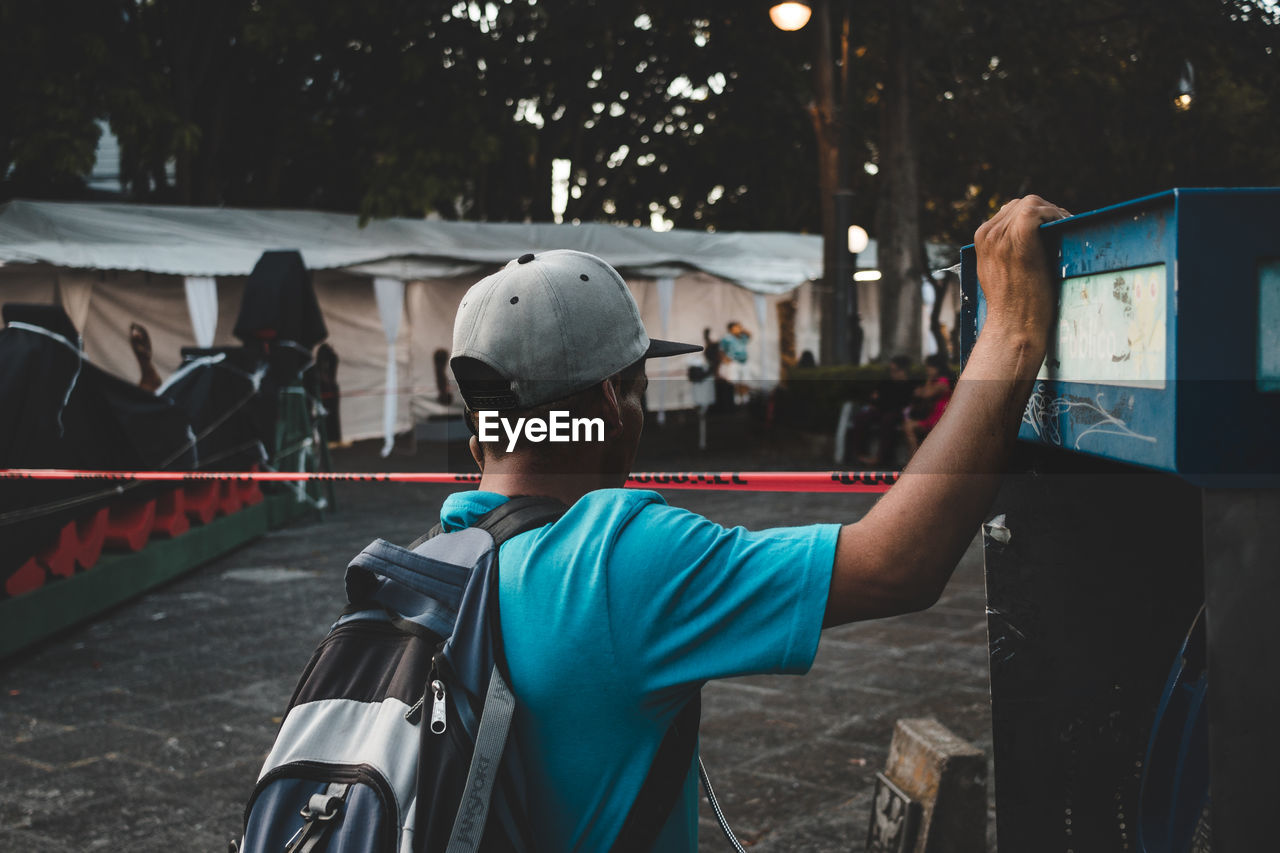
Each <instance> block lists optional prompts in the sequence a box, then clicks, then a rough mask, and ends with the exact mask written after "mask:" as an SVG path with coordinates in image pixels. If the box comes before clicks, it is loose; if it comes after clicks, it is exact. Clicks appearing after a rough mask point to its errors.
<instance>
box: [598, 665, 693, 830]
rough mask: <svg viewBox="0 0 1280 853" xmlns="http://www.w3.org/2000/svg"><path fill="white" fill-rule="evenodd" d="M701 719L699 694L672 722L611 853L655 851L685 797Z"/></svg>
mask: <svg viewBox="0 0 1280 853" xmlns="http://www.w3.org/2000/svg"><path fill="white" fill-rule="evenodd" d="M701 719H702V693H701V691H699V692H698V693H695V694H694V695H693V698H692V699H690V700H689V703H688V704H687V705H685V706H684V708H682V709H681V710H680V713H678V714H676V718H675V719H674V720H672V721H671V727H670V728H668V729H667V733H666V735H665V736H663V738H662V743H661V744H659V745H658V754H657V755H655V756H654V757H653V764H652V765H650V767H649V775H648V776H646V777H645V779H644V784H643V785H642V786H641V787H640V793H639V794H637V795H636V799H635V802H634V803H632V804H631V811H630V812H628V813H627V819H626V822H625V823H623V824H622V830H621V831H620V832H619V833H618V838H617V840H616V841H615V842H614V844H613V848H612V851H611V853H648V851H650V850H651V849H653V844H654V842H655V841H657V840H658V833H660V832H661V831H662V828H663V827H664V826H665V825H666V823H667V818H668V817H670V816H671V811H672V809H674V808H675V807H676V803H678V802H679V801H680V797H681V795H682V794H683V793H684V780H685V777H687V776H688V775H689V771H690V769H691V768H692V767H693V756H694V753H695V752H696V751H697V749H698V723H699V722H700V721H701Z"/></svg>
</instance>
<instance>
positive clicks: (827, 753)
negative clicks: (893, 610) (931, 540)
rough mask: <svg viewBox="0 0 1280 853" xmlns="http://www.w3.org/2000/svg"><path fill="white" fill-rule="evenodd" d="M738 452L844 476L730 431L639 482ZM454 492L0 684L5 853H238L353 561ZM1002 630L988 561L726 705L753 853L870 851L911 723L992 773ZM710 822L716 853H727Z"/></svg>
mask: <svg viewBox="0 0 1280 853" xmlns="http://www.w3.org/2000/svg"><path fill="white" fill-rule="evenodd" d="M749 432H750V431H748V433H749ZM730 433H733V434H735V435H737V436H738V437H739V440H743V441H747V440H759V443H758V445H757V446H762V447H766V448H768V447H777V446H783V447H785V448H786V451H787V452H785V453H783V454H781V455H778V454H773V455H770V454H769V453H768V452H766V453H765V454H764V455H762V456H760V457H759V458H756V459H754V460H753V462H754V464H757V465H759V466H760V467H783V466H786V465H789V464H795V463H796V460H797V458H798V457H799V458H800V460H799V461H800V462H804V461H808V462H809V463H811V464H810V465H809V467H822V466H823V465H824V464H827V463H825V462H824V461H823V459H822V456H821V454H822V452H823V447H822V445H821V443H820V442H818V443H817V444H816V445H813V446H810V445H804V446H803V447H802V446H801V445H802V444H803V442H802V441H801V440H799V439H796V438H795V437H794V436H790V437H788V436H773V437H771V438H770V437H761V436H759V435H751V434H748V433H743V432H742V431H741V430H734V429H731V428H729V427H726V428H725V430H724V440H723V442H722V443H721V445H720V448H719V450H717V451H712V452H711V453H708V454H703V455H699V454H696V453H693V452H688V451H685V450H682V449H681V448H683V447H686V446H687V444H686V443H685V438H687V435H686V433H679V432H678V431H677V430H676V429H675V428H671V429H669V432H668V435H667V436H666V437H665V444H664V437H663V436H661V435H659V436H657V439H658V440H656V441H653V442H651V445H650V447H651V449H650V450H647V451H645V455H644V456H642V458H641V463H640V464H638V466H637V467H638V468H641V469H643V468H646V467H648V468H651V469H652V468H657V467H659V464H658V463H659V462H666V463H667V464H666V465H665V466H663V467H665V468H666V470H688V469H690V468H698V469H702V470H712V469H716V468H722V467H726V466H725V463H728V462H733V461H737V462H738V463H739V464H738V465H737V466H731V467H746V465H745V464H742V463H743V457H742V456H741V455H740V454H738V453H737V452H736V450H735V447H734V442H733V441H732V440H730V438H729V434H730ZM715 436H716V431H715V430H714V429H713V438H714V437H715ZM766 439H767V440H766ZM771 442H772V443H771ZM797 442H799V443H797ZM433 453H435V454H436V455H433ZM659 457H662V458H661V459H659ZM455 458H456V454H455ZM442 459H443V457H441V456H439V451H438V450H435V451H433V450H432V449H431V448H430V447H428V446H425V445H419V447H418V452H417V454H416V455H414V456H407V455H400V454H397V455H394V456H393V457H392V458H391V459H390V460H386V461H385V462H380V461H378V460H377V458H376V456H373V455H372V454H371V453H369V452H368V448H357V449H356V450H354V451H352V452H349V453H345V454H343V455H341V456H340V457H339V460H338V464H339V467H345V468H347V469H348V470H357V469H367V468H368V467H371V466H373V465H378V466H379V467H381V468H384V469H386V468H396V467H401V468H406V467H417V468H422V467H434V466H438V465H440V464H441V462H442ZM447 491H448V490H447V489H445V488H438V487H414V486H400V485H356V484H350V485H345V486H343V487H341V488H340V489H339V492H338V499H339V507H340V512H338V513H336V514H332V515H330V516H329V517H328V518H327V519H326V520H325V521H324V522H323V523H315V522H309V523H302V524H298V525H295V526H293V527H290V528H287V529H284V530H280V531H276V532H274V533H271V534H270V535H268V536H266V537H265V538H263V539H260V540H258V541H256V542H254V543H252V544H250V545H248V546H246V547H244V548H242V549H240V550H239V551H237V552H235V553H233V554H231V555H229V556H227V557H224V558H223V559H221V560H218V561H216V562H214V563H212V564H209V565H206V566H204V567H202V568H200V569H198V570H196V571H194V572H192V573H191V574H189V575H187V576H186V577H184V578H182V579H180V580H179V581H177V582H175V583H173V584H171V585H169V586H167V587H165V588H163V589H161V590H158V591H155V592H153V593H152V594H150V595H147V596H146V597H144V598H142V599H140V600H138V601H135V602H133V603H131V604H128V605H126V606H124V607H121V608H118V609H117V610H115V611H113V612H112V613H110V614H108V615H106V616H104V617H102V618H100V619H99V620H97V621H95V622H93V623H92V624H89V625H87V626H82V627H81V628H79V629H76V630H74V631H72V632H70V633H68V634H65V635H63V636H61V637H59V638H56V639H55V640H53V641H50V642H48V643H46V644H44V645H43V646H42V647H40V648H38V649H34V650H30V651H28V652H25V653H22V654H20V655H18V656H16V657H15V658H13V659H11V660H9V661H6V662H3V663H0V851H10V850H12V851H30V853H39V851H73V850H74V851H83V850H94V849H104V850H105V849H130V850H140V851H141V850H146V851H171V850H211V851H217V850H225V849H226V847H225V845H226V841H227V840H228V839H230V838H231V837H233V836H234V835H235V834H236V833H237V832H238V828H239V824H240V815H241V809H242V806H243V802H244V800H245V798H246V796H247V794H248V793H249V790H250V788H251V786H252V784H253V780H254V778H255V776H256V774H257V771H258V768H259V766H260V763H261V761H262V758H263V756H264V755H265V753H266V750H267V748H268V746H269V744H270V743H271V740H272V738H273V736H274V732H275V728H276V725H277V724H278V722H279V715H280V713H281V711H282V709H283V707H284V703H285V702H286V700H287V699H288V696H289V693H290V691H291V689H292V687H293V683H294V680H295V678H296V677H297V674H298V672H299V671H300V669H301V667H302V665H303V664H304V663H305V661H306V659H307V657H308V655H309V653H310V651H311V649H312V648H313V647H314V645H315V644H316V642H318V641H319V639H320V638H321V637H322V636H323V634H324V632H325V629H326V627H327V626H328V624H329V622H330V620H331V619H332V617H333V616H334V615H335V613H336V612H337V610H338V601H339V597H340V596H341V588H342V587H341V578H342V573H343V570H344V568H345V566H346V561H347V559H348V558H349V557H350V556H351V555H353V554H354V553H356V552H357V551H358V550H359V549H360V548H361V547H362V546H363V545H364V544H366V543H367V542H368V541H369V539H370V538H372V537H373V536H375V535H376V536H382V537H384V538H386V539H390V540H392V541H399V542H407V541H409V540H412V539H413V538H415V537H416V536H417V535H418V534H419V533H421V532H422V531H423V530H424V529H425V528H426V527H427V526H429V524H430V523H431V521H432V520H433V518H434V517H435V514H436V512H437V511H438V508H439V505H440V502H441V500H442V499H443V497H444V495H445V494H446V493H447ZM667 498H668V500H669V501H670V502H671V503H673V504H679V505H683V506H687V507H689V508H690V509H693V510H695V511H698V512H701V513H703V514H705V515H707V516H709V517H711V518H713V519H715V520H717V521H720V522H722V523H731V524H732V523H738V524H744V525H745V526H747V527H751V528H760V527H766V526H773V525H778V524H797V523H807V522H812V521H847V520H851V519H853V518H856V517H858V516H860V515H861V514H862V513H864V512H865V511H866V510H867V508H868V507H869V506H870V504H871V500H870V499H869V498H866V497H862V496H854V495H849V496H830V495H812V494H809V495H767V494H765V495H761V494H743V493H710V492H703V493H692V492H669V493H667ZM985 624H986V623H985V616H984V599H983V586H982V573H981V554H980V550H979V549H978V547H977V544H976V542H975V544H974V546H973V547H971V548H970V550H969V552H968V554H967V555H966V557H965V559H964V561H963V562H962V563H961V566H960V568H959V570H958V571H957V573H956V576H955V579H954V580H953V582H952V584H951V586H950V587H949V588H948V590H947V593H946V594H945V596H944V597H943V599H942V601H941V602H939V604H938V605H937V606H935V607H934V608H933V609H931V610H930V611H927V612H925V613H922V614H916V615H913V616H909V617H901V618H898V619H893V620H886V621H881V622H874V623H864V624H860V625H853V626H846V627H843V628H839V629H835V630H832V631H829V632H827V634H826V635H825V637H824V640H823V644H822V648H821V651H820V652H819V655H818V660H817V662H816V664H815V665H814V668H813V671H812V672H811V673H810V674H809V675H808V676H805V677H802V678H794V677H756V678H746V679H739V680H735V681H728V682H720V683H716V684H713V685H711V686H709V687H708V688H707V690H706V691H705V692H704V704H703V724H702V744H703V757H704V759H705V761H706V763H707V766H708V768H709V770H710V772H711V774H712V778H713V781H714V782H715V783H716V786H717V789H718V792H719V793H720V795H721V799H722V802H723V804H724V807H725V810H726V812H727V814H728V816H729V818H730V820H731V822H732V823H733V824H734V826H735V827H736V829H737V830H738V831H739V834H740V836H741V837H742V839H743V840H744V842H747V843H750V844H751V845H752V849H756V850H761V851H835V850H850V849H855V850H857V849H861V845H862V843H863V839H864V838H865V833H866V826H867V820H868V817H869V814H870V802H869V801H870V792H871V788H872V785H873V780H874V774H875V771H876V770H877V769H880V768H882V767H883V764H884V760H885V756H886V753H887V751H888V745H889V739H890V736H891V733H892V729H893V723H894V721H895V720H896V719H898V718H900V717H911V716H928V715H932V716H936V717H937V718H938V719H939V720H940V721H942V722H943V723H944V724H945V725H947V726H948V727H950V728H951V729H952V730H954V731H955V732H956V733H957V734H959V735H961V736H962V737H965V738H967V739H969V740H971V741H973V742H974V743H976V744H977V745H979V746H980V747H982V748H983V749H984V750H986V751H987V752H988V753H989V752H990V745H991V736H990V705H989V702H988V692H987V691H988V684H987V658H986V645H985V643H986V633H985ZM703 812H704V816H703V822H702V847H703V849H706V850H719V849H727V848H725V846H724V843H723V839H721V838H720V837H719V836H718V830H717V828H716V826H715V824H714V822H713V819H712V818H711V817H710V812H709V810H707V809H706V807H705V804H704V806H703ZM992 849H994V847H993V848H992Z"/></svg>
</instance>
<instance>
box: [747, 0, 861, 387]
mask: <svg viewBox="0 0 1280 853" xmlns="http://www.w3.org/2000/svg"><path fill="white" fill-rule="evenodd" d="M830 6H831V3H830V0H811V2H798V0H789V1H788V2H783V3H778V4H776V5H774V6H772V7H771V8H770V10H769V18H770V20H772V21H773V23H774V26H776V27H778V29H781V30H785V31H788V32H793V31H795V30H799V29H801V28H803V27H804V26H805V25H806V24H807V23H808V22H809V19H810V16H811V15H813V16H814V17H815V18H816V27H817V40H818V58H817V62H816V63H815V66H814V74H815V83H816V86H815V89H816V93H815V99H814V101H813V102H812V103H810V104H809V113H810V117H811V118H812V120H813V129H814V134H815V135H816V137H817V142H818V186H819V192H820V195H821V201H822V238H823V252H822V279H823V281H822V290H821V304H822V342H821V353H822V362H823V363H824V364H847V363H854V364H856V363H858V362H859V361H860V360H861V354H862V323H861V318H860V317H859V314H858V300H857V293H856V292H855V291H854V286H855V285H854V283H853V272H854V266H855V261H856V256H855V255H853V254H851V252H850V245H851V244H850V242H849V237H848V234H849V229H850V227H851V226H853V191H852V190H850V189H849V165H848V156H847V154H846V150H847V148H848V137H849V127H848V112H849V110H848V107H847V105H846V101H847V97H848V93H849V8H848V3H847V2H843V1H842V2H840V6H841V9H840V11H841V30H840V61H839V66H838V70H839V75H837V74H836V71H837V64H836V60H835V57H834V56H833V53H832V41H833V39H832V32H831V8H830ZM853 227H856V226H853ZM858 230H859V231H861V229H858ZM863 233H864V235H865V232H863ZM864 248H865V246H864Z"/></svg>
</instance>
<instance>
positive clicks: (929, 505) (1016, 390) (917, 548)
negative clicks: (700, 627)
mask: <svg viewBox="0 0 1280 853" xmlns="http://www.w3.org/2000/svg"><path fill="white" fill-rule="evenodd" d="M1067 215H1068V214H1067V212H1066V211H1065V210H1063V209H1062V208H1060V207H1058V206H1057V205H1054V204H1051V203H1049V202H1047V201H1045V200H1044V199H1042V198H1040V197H1039V196H1027V197H1026V198H1021V199H1017V200H1016V201H1011V202H1009V203H1008V204H1006V205H1005V206H1004V207H1002V208H1001V209H1000V211H999V212H998V213H997V214H996V215H995V216H993V217H992V218H991V219H990V220H989V221H988V222H986V223H984V224H983V225H982V227H981V228H979V229H978V233H977V234H976V235H975V237H974V244H975V248H976V251H977V261H978V279H979V281H980V282H981V284H982V291H983V294H984V295H985V297H986V300H987V319H986V322H985V323H984V325H983V328H982V333H981V334H980V335H979V337H978V340H977V342H976V343H975V344H974V347H973V351H972V352H971V353H970V355H969V360H968V363H967V364H966V365H965V369H964V372H963V373H962V374H961V375H960V379H959V381H958V382H957V383H956V388H955V392H954V394H953V395H952V397H951V402H950V403H949V404H948V406H947V410H946V413H945V414H944V415H943V417H942V420H941V421H939V422H938V425H937V426H936V427H934V429H933V431H932V432H931V433H930V434H929V437H928V438H927V439H926V440H925V442H924V443H923V444H922V445H921V447H920V449H919V450H918V451H917V452H916V454H915V456H914V457H913V458H912V459H911V463H910V464H909V465H908V466H907V468H906V470H905V471H904V472H903V475H902V478H901V479H900V480H899V481H898V483H897V484H896V485H895V486H894V487H893V488H892V489H891V490H890V491H889V492H888V494H886V495H885V496H884V497H883V498H881V500H880V501H879V502H878V503H877V504H876V505H875V507H874V508H873V509H872V510H871V512H869V513H867V515H866V517H865V518H863V519H862V520H861V521H858V522H857V523H855V524H848V525H845V526H844V527H843V528H842V529H841V531H840V540H839V543H838V545H837V547H836V558H835V566H834V569H833V571H832V576H831V591H830V594H829V596H828V599H827V610H826V616H825V619H824V621H823V624H824V625H826V626H831V625H840V624H843V623H845V622H853V621H856V620H859V619H875V618H878V617H882V616H893V615H896V614H899V613H909V612H911V611H914V610H922V609H924V608H926V607H928V606H930V605H931V604H933V602H935V601H937V599H938V596H939V595H941V593H942V589H943V587H945V586H946V583H947V581H948V579H950V577H951V572H952V571H953V570H954V569H955V566H956V563H957V562H958V561H959V559H960V557H961V556H962V555H963V554H964V551H965V548H966V547H968V545H969V542H970V541H972V539H973V535H974V531H975V530H976V528H977V526H978V524H979V523H980V522H981V521H982V518H983V516H984V515H985V514H986V512H987V509H988V507H989V506H990V504H991V501H992V499H993V498H994V497H995V494H996V490H997V488H999V485H1000V479H1001V471H1002V470H1003V469H1004V467H1005V465H1006V464H1007V463H1008V458H1009V454H1010V450H1011V448H1012V446H1013V442H1014V440H1015V439H1016V437H1017V434H1018V425H1019V423H1020V422H1021V420H1022V411H1023V408H1024V406H1025V405H1026V402H1027V397H1028V396H1029V394H1030V393H1031V386H1032V382H1033V380H1034V379H1035V375H1036V373H1037V372H1038V371H1039V369H1040V364H1041V362H1042V361H1043V360H1044V355H1045V348H1046V347H1047V345H1048V338H1049V328H1050V324H1051V323H1052V320H1053V313H1054V304H1055V294H1054V293H1053V290H1052V286H1051V282H1052V277H1051V275H1050V272H1049V263H1048V259H1047V257H1046V255H1045V251H1044V246H1043V245H1042V243H1041V240H1040V235H1039V234H1038V233H1037V229H1038V228H1039V227H1040V225H1042V224H1043V223H1045V222H1052V221H1054V220H1057V219H1062V218H1064V217H1066V216H1067Z"/></svg>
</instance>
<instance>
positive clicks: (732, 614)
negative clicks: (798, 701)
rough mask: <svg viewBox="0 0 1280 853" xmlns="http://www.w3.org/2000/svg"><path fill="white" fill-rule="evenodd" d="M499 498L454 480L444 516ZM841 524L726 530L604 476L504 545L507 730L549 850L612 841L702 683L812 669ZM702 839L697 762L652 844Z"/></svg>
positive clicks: (457, 519)
mask: <svg viewBox="0 0 1280 853" xmlns="http://www.w3.org/2000/svg"><path fill="white" fill-rule="evenodd" d="M505 500H506V497H505V496H503V495H499V494H495V493H493V492H459V493H456V494H454V495H451V496H450V497H449V498H448V499H447V500H446V501H445V503H444V507H443V508H442V510H441V520H442V522H443V524H444V526H445V529H446V530H454V529H457V528H459V527H464V526H466V525H468V524H470V523H472V522H474V521H475V520H476V519H478V518H479V517H480V516H481V515H483V514H484V513H486V512H488V511H489V510H491V509H493V508H494V507H496V506H498V505H499V504H501V503H502V502H503V501H505ZM838 531H839V525H835V524H825V525H811V526H808V527H793V528H779V529H775V530H765V531H757V532H752V531H748V530H744V529H743V528H741V527H735V528H733V529H726V528H724V527H721V526H720V525H718V524H715V523H714V522H711V521H708V520H707V519H705V518H703V517H702V516H700V515H697V514H696V513H692V512H689V511H687V510H683V509H678V508H675V507H671V506H668V505H667V504H666V502H665V501H664V500H663V499H662V497H661V495H659V494H658V493H656V492H650V491H641V490H634V489H602V490H600V491H595V492H590V493H588V494H587V495H585V496H584V497H583V498H581V499H580V500H579V501H578V502H577V503H575V504H574V505H573V506H572V507H571V508H570V509H569V511H568V512H567V513H566V514H565V515H564V517H563V518H561V519H560V520H559V521H557V522H556V523H555V524H552V525H548V526H547V527H543V528H541V529H539V530H533V531H529V532H527V533H524V534H521V535H520V536H517V537H516V538H514V539H511V540H509V541H508V542H507V543H505V544H504V545H503V546H502V550H501V552H500V554H499V567H500V586H499V594H498V602H499V607H500V610H501V620H502V634H503V642H504V645H505V648H506V656H507V664H508V666H509V668H510V671H511V686H512V690H513V692H514V693H515V695H516V699H517V712H516V723H515V725H516V729H515V731H516V734H517V735H518V737H519V742H520V746H521V749H522V751H523V754H524V756H525V765H526V767H527V768H528V772H529V773H530V774H531V776H532V778H530V779H529V780H528V782H529V784H528V788H529V791H530V795H531V797H532V802H531V806H532V809H531V811H532V817H533V820H534V823H535V831H536V832H537V834H538V838H539V840H540V841H541V842H542V845H543V846H544V847H545V849H548V850H564V851H570V850H572V851H597V850H607V849H609V847H610V846H611V845H612V844H613V842H614V838H615V836H616V835H617V834H618V831H619V830H620V829H621V827H622V823H623V821H624V820H625V819H626V816H627V813H628V811H629V810H630V808H631V804H632V802H633V801H634V800H635V797H636V795H637V793H639V791H640V786H641V784H642V783H643V782H644V779H645V776H646V774H647V773H648V772H649V767H650V765H651V764H652V763H653V758H654V755H655V754H656V753H657V749H658V744H659V743H660V742H661V741H662V736H663V735H664V734H665V732H666V730H667V727H668V726H669V725H670V724H671V720H672V719H673V718H674V717H675V715H676V713H677V712H678V711H679V710H680V709H681V708H682V707H683V706H684V704H685V702H687V701H688V700H689V698H690V697H692V696H693V694H694V692H695V691H697V690H699V689H700V688H701V687H702V685H703V683H704V682H706V681H708V680H710V679H713V678H729V677H732V676H738V675H748V674H755V673H770V672H771V673H797V674H798V673H803V672H806V671H807V670H808V669H809V667H810V666H811V665H812V663H813V657H814V655H815V654H816V653H817V648H818V636H819V633H820V631H821V627H822V616H823V611H824V610H825V609H826V602H827V591H828V589H829V587H830V585H831V568H832V563H833V561H834V559H835V546H836V537H837V532H838ZM695 766H696V763H695ZM697 845H698V780H697V773H696V770H695V769H693V768H691V771H690V774H689V776H688V777H687V778H686V780H685V785H684V796H683V798H682V799H681V800H680V802H679V803H678V804H677V806H676V808H675V809H674V810H673V812H672V815H671V817H670V819H669V820H668V821H667V823H666V825H665V826H664V828H663V831H662V833H661V835H660V836H659V838H658V841H657V843H656V844H655V845H654V850H662V851H680V850H688V851H693V850H696V849H697Z"/></svg>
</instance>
